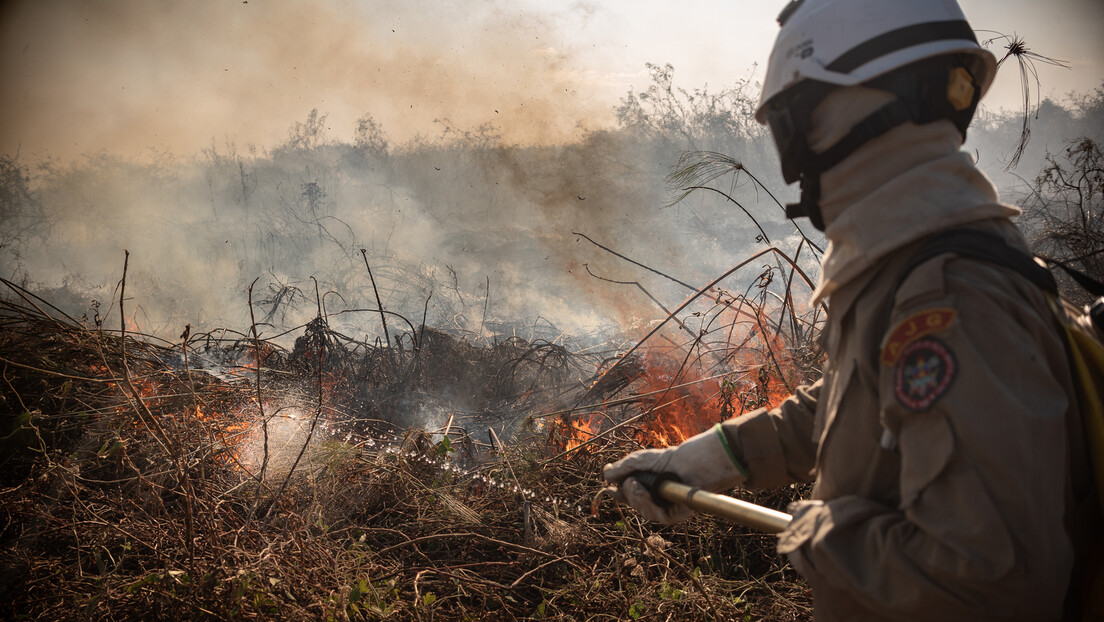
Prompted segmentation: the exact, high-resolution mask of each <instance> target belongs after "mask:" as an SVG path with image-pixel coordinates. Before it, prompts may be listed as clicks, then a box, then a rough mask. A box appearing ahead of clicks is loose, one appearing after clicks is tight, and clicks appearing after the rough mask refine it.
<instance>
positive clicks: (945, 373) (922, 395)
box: [894, 337, 958, 411]
mask: <svg viewBox="0 0 1104 622" xmlns="http://www.w3.org/2000/svg"><path fill="white" fill-rule="evenodd" d="M895 373H896V382H895V384H894V389H895V393H896V394H897V401H898V402H901V404H902V405H903V406H904V407H905V408H908V409H909V410H914V411H923V410H927V409H928V408H930V407H931V405H932V404H934V403H935V401H936V400H938V399H939V398H940V397H941V396H942V395H943V394H944V393H946V392H947V389H949V388H950V387H951V383H952V382H954V379H955V375H957V374H958V364H957V362H956V361H955V357H954V353H952V352H951V350H950V348H948V347H947V346H946V345H944V344H943V342H941V341H939V340H938V339H934V338H931V337H928V338H925V339H919V340H917V341H914V342H912V343H910V344H909V345H908V346H906V347H905V349H904V350H903V351H902V352H901V357H900V358H899V359H898V360H897V368H896V370H895Z"/></svg>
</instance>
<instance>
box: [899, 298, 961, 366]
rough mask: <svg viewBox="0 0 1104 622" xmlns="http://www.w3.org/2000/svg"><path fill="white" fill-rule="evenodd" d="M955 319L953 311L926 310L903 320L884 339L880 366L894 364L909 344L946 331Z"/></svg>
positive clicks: (955, 314) (956, 314)
mask: <svg viewBox="0 0 1104 622" xmlns="http://www.w3.org/2000/svg"><path fill="white" fill-rule="evenodd" d="M956 317H958V313H957V312H956V311H955V310H954V309H928V310H926V311H921V312H919V313H914V314H912V315H910V316H909V317H907V318H905V319H904V320H902V321H901V322H899V323H898V324H897V326H895V327H894V328H893V330H892V331H890V333H889V337H887V338H886V342H885V346H884V347H882V356H881V361H882V364H883V365H893V364H895V363H896V362H897V360H898V359H900V358H901V353H902V352H904V350H905V348H906V347H907V346H908V345H909V344H910V343H912V342H914V341H916V340H917V339H920V338H921V337H926V336H928V335H930V334H932V333H938V332H942V331H944V330H947V329H948V328H950V327H951V324H952V323H953V322H954V320H955V318H956Z"/></svg>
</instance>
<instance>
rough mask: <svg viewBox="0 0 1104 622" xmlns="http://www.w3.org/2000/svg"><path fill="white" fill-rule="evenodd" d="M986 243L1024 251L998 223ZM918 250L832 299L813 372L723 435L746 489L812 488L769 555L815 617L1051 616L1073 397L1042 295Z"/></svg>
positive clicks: (1063, 584)
mask: <svg viewBox="0 0 1104 622" xmlns="http://www.w3.org/2000/svg"><path fill="white" fill-rule="evenodd" d="M974 226H975V227H976V228H980V229H986V230H989V231H996V232H998V233H1000V234H1001V235H1002V236H1003V237H1005V239H1007V240H1008V241H1010V242H1011V243H1012V244H1013V245H1015V246H1018V247H1020V248H1024V249H1026V244H1025V243H1024V241H1023V238H1022V236H1021V235H1020V234H1019V232H1018V231H1017V230H1016V229H1015V227H1014V226H1013V225H1011V223H1009V222H1008V221H1006V220H1004V219H998V220H992V221H984V222H981V223H978V224H976V225H974ZM916 246H917V245H916V244H912V245H910V246H908V247H905V248H903V249H901V250H900V251H899V252H897V253H895V254H894V255H892V256H891V257H889V258H888V259H887V260H885V261H883V262H881V263H880V264H879V265H877V266H874V267H872V268H870V269H869V270H867V271H866V273H864V274H863V275H861V276H860V277H858V278H856V279H854V280H852V281H850V282H849V283H847V284H846V285H844V286H843V287H841V288H840V289H839V290H838V291H836V292H834V293H833V294H832V295H831V298H830V302H829V313H828V316H829V321H828V324H827V327H826V328H825V330H824V332H823V334H822V343H823V345H824V347H825V349H826V352H827V355H828V365H827V368H826V370H825V373H824V375H823V378H822V379H821V380H820V381H818V382H817V383H816V384H814V385H813V386H811V387H808V388H803V389H800V390H798V391H797V392H796V393H795V395H794V396H793V397H791V398H789V399H788V400H787V401H785V402H784V403H783V404H782V405H781V406H780V407H778V408H776V409H774V410H771V411H765V410H760V411H756V412H753V413H750V414H748V415H746V416H743V417H740V418H737V419H734V420H732V421H730V422H728V423H727V424H726V426H727V430H726V431H727V432H728V434H729V435H730V437H731V438H733V439H734V440H735V442H736V443H737V447H738V452H739V453H740V454H742V457H743V458H744V459H745V461H746V463H747V466H748V469H749V472H750V477H749V479H748V481H747V486H748V487H752V488H767V487H775V486H779V485H783V484H787V483H791V482H808V481H815V485H814V488H813V493H812V500H810V501H805V502H801V503H799V504H795V507H794V508H792V509H793V512H794V516H795V518H794V521H793V523H792V524H791V526H790V528H789V529H788V530H787V531H786V532H784V533H783V534H781V537H780V540H779V550H780V551H781V552H783V553H787V554H789V556H790V559H791V561H792V563H793V564H794V566H795V567H796V568H797V569H798V570H799V571H800V572H801V573H802V574H803V575H804V576H805V577H806V578H807V580H808V582H809V584H810V585H811V586H812V589H813V597H814V605H815V616H816V619H817V620H867V619H872V620H876V619H890V620H913V619H915V620H941V621H944V620H990V619H993V620H997V619H999V620H1013V619H1015V620H1032V621H1040V620H1054V619H1059V618H1060V617H1061V615H1062V604H1063V599H1064V597H1065V594H1066V589H1067V584H1068V582H1069V577H1070V571H1071V566H1072V564H1073V559H1074V553H1073V547H1072V545H1071V542H1070V538H1069V536H1068V535H1067V526H1066V524H1065V523H1064V520H1065V519H1066V514H1067V507H1068V506H1069V505H1071V502H1070V498H1071V497H1070V483H1069V468H1068V465H1069V461H1070V459H1071V458H1070V449H1069V447H1068V445H1069V444H1070V441H1069V433H1068V431H1067V421H1068V420H1069V419H1070V416H1069V412H1067V411H1069V410H1070V409H1071V408H1075V407H1076V406H1075V405H1071V401H1072V399H1073V398H1071V397H1069V396H1072V395H1074V393H1073V388H1072V386H1073V385H1072V380H1071V376H1070V371H1069V368H1068V365H1067V362H1066V354H1065V351H1064V347H1063V343H1062V341H1061V339H1060V337H1059V335H1058V333H1057V332H1056V330H1055V325H1054V321H1053V319H1052V316H1051V314H1050V312H1049V310H1048V307H1047V303H1046V300H1045V297H1044V295H1043V293H1042V292H1040V291H1039V290H1038V289H1037V288H1036V287H1035V286H1033V285H1032V284H1031V283H1030V282H1028V281H1027V280H1025V279H1023V278H1022V277H1020V276H1019V275H1018V274H1016V273H1014V272H1012V271H1010V270H1008V269H1005V268H1002V267H998V266H995V265H993V264H989V263H985V262H980V261H977V260H970V259H966V258H959V257H956V256H954V255H943V256H940V257H936V258H934V259H932V260H929V261H928V262H926V263H924V264H921V265H920V266H919V267H918V268H916V269H915V270H914V271H913V272H912V273H911V274H910V276H909V277H908V278H907V279H906V280H905V281H904V282H903V283H902V284H901V286H900V288H899V289H898V290H897V291H896V295H895V296H892V293H893V286H894V283H895V281H896V280H897V278H898V276H899V275H900V272H901V270H902V267H903V265H904V263H905V262H906V261H907V259H908V258H909V257H910V256H911V253H912V250H914V249H915V248H916Z"/></svg>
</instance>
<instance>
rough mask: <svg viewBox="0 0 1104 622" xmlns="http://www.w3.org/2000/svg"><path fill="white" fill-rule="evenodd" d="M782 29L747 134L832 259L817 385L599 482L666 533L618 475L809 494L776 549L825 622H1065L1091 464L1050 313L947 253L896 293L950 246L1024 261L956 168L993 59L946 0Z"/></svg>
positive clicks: (989, 268) (1021, 284)
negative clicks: (997, 246) (945, 236)
mask: <svg viewBox="0 0 1104 622" xmlns="http://www.w3.org/2000/svg"><path fill="white" fill-rule="evenodd" d="M779 24H780V25H781V31H780V33H779V35H778V38H777V41H776V42H775V45H774V48H773V50H772V52H771V56H770V61H769V64H768V67H767V74H766V77H765V80H764V85H763V93H762V99H761V102H760V105H759V108H758V110H757V113H756V118H757V119H758V120H759V121H760V122H761V123H764V124H766V125H767V126H769V128H770V131H771V133H772V135H773V137H774V140H775V143H776V146H777V148H778V152H779V154H780V156H781V165H782V172H783V176H784V178H785V180H786V182H787V183H794V182H800V184H801V185H800V187H801V199H800V202H799V203H797V204H796V205H793V206H790V208H789V209H788V210H787V215H788V216H789V217H791V218H795V217H807V218H809V219H810V221H811V222H812V224H813V225H814V226H816V227H817V228H818V229H820V230H822V231H823V232H824V234H825V236H826V237H827V239H828V241H829V246H828V249H827V251H826V252H825V254H824V256H823V258H822V265H821V274H820V279H819V282H818V284H817V286H816V288H815V291H814V293H813V300H814V302H815V303H818V302H820V301H827V304H828V320H827V323H826V326H825V327H824V330H823V333H822V336H821V344H822V346H823V347H824V350H825V352H826V354H827V363H826V366H825V369H824V371H823V374H822V377H821V378H820V380H818V381H817V382H816V383H814V384H813V385H811V386H808V387H803V388H800V389H798V390H797V391H795V393H794V395H792V396H791V397H789V398H788V399H786V400H785V401H784V402H783V403H782V404H781V405H780V406H778V407H777V408H774V409H771V410H767V409H760V410H757V411H754V412H751V413H749V414H746V415H743V416H740V417H738V418H735V419H732V420H729V421H726V422H724V423H722V424H719V425H718V426H717V427H715V428H714V429H711V430H709V431H706V432H704V433H702V434H700V435H698V436H695V437H693V438H691V439H689V440H687V441H685V442H684V443H682V444H681V445H678V446H676V447H671V448H667V449H650V450H642V451H638V452H634V453H632V454H629V455H628V456H626V457H625V458H623V459H621V460H620V461H618V462H616V463H614V464H611V465H607V466H606V468H605V470H604V476H605V478H606V479H607V480H608V481H610V482H612V483H614V484H619V485H620V490H621V493H622V494H623V496H624V497H625V498H626V500H627V501H628V502H629V503H631V504H632V505H633V506H634V507H635V508H636V509H637V510H639V511H640V512H641V514H643V515H644V516H645V517H647V518H649V519H652V520H655V521H659V522H662V523H672V522H677V521H680V520H684V519H686V518H687V517H688V516H689V515H690V514H691V513H692V512H691V511H690V510H688V509H687V508H685V507H683V506H680V505H664V504H661V503H658V502H657V501H655V500H653V499H652V497H651V496H650V494H649V493H648V492H647V491H646V490H645V489H644V488H643V486H642V485H641V484H640V483H639V482H638V481H636V480H635V479H633V478H631V477H629V475H630V474H631V473H633V472H634V471H655V472H665V473H671V474H674V475H675V476H677V477H678V478H679V479H681V480H682V481H683V482H685V483H687V484H690V485H693V486H699V487H701V488H703V489H707V490H711V491H714V492H717V491H722V490H727V489H730V488H732V487H734V486H742V487H745V488H749V489H761V488H770V487H777V486H782V485H785V484H790V483H795V482H799V483H803V482H812V483H813V487H812V493H811V498H810V499H808V500H804V501H799V502H797V503H795V504H793V505H792V506H791V508H790V511H791V513H792V514H793V521H792V522H791V524H790V526H789V528H788V529H786V530H785V531H784V532H783V533H781V534H779V541H778V548H779V551H780V552H781V553H783V554H786V555H788V557H789V559H790V561H791V563H792V565H793V566H794V568H796V569H797V570H798V571H799V572H800V573H801V574H802V575H803V576H804V577H805V578H806V579H807V581H808V583H809V585H810V586H811V588H812V592H813V600H814V610H815V617H816V619H817V620H869V619H889V620H1031V621H1039V620H1057V619H1061V618H1062V617H1063V615H1067V614H1068V613H1069V612H1068V611H1066V610H1065V609H1064V607H1066V604H1065V603H1066V599H1067V596H1068V594H1072V593H1075V592H1076V591H1077V586H1076V582H1075V581H1071V575H1072V574H1073V573H1074V572H1073V569H1074V565H1075V547H1074V546H1073V544H1072V542H1073V538H1074V537H1073V536H1072V535H1071V534H1072V533H1073V532H1074V530H1075V526H1074V525H1072V524H1071V523H1072V519H1071V517H1072V516H1073V514H1074V512H1073V508H1072V505H1073V501H1072V499H1073V498H1075V494H1074V488H1075V483H1074V482H1073V481H1072V479H1073V478H1075V477H1076V476H1075V475H1071V472H1073V473H1076V472H1078V469H1080V468H1081V467H1080V466H1079V465H1082V464H1083V462H1079V461H1083V460H1085V456H1084V454H1083V450H1082V449H1081V445H1080V444H1079V443H1078V442H1076V440H1074V439H1076V438H1077V434H1076V433H1075V432H1071V430H1073V429H1075V428H1074V427H1070V424H1071V421H1074V422H1075V421H1077V419H1076V412H1075V411H1076V404H1075V400H1074V398H1073V397H1072V396H1074V395H1075V394H1074V389H1073V384H1072V383H1073V380H1072V377H1071V372H1070V368H1069V365H1068V363H1067V360H1066V352H1065V350H1064V346H1063V342H1062V340H1061V338H1060V336H1059V334H1058V333H1057V331H1056V330H1055V325H1054V320H1053V316H1052V314H1051V312H1050V310H1049V309H1048V307H1047V301H1046V299H1045V296H1044V294H1043V292H1042V291H1041V290H1040V289H1039V288H1037V287H1035V286H1034V285H1033V284H1032V283H1030V282H1028V281H1027V280H1026V279H1025V278H1024V277H1022V276H1020V275H1019V274H1018V273H1016V272H1014V271H1012V270H1009V269H1007V268H1004V267H1000V266H998V265H995V264H992V263H987V262H984V261H979V260H974V259H970V258H965V257H960V256H956V255H955V254H954V253H944V254H940V255H938V256H936V257H934V258H931V259H930V260H927V261H924V262H922V263H920V264H919V265H917V266H916V267H914V268H913V269H911V270H910V271H907V273H905V275H904V278H903V280H901V278H900V277H901V276H902V274H903V271H904V269H905V266H906V263H907V262H908V261H909V259H910V257H911V256H912V255H913V253H914V251H915V250H916V249H917V248H919V247H920V246H921V245H922V244H923V241H924V239H925V238H928V237H930V236H931V235H933V234H936V233H938V232H941V231H945V230H948V229H952V228H969V229H976V230H980V231H984V232H988V233H990V234H992V235H994V236H997V237H999V238H1001V239H1002V240H1004V241H1005V242H1007V243H1008V244H1010V245H1012V246H1014V247H1016V248H1019V249H1022V250H1025V251H1026V250H1027V249H1028V247H1027V244H1026V242H1025V240H1024V237H1023V235H1022V234H1021V232H1020V231H1019V230H1018V229H1017V228H1016V226H1015V225H1014V224H1013V223H1012V221H1011V220H1010V219H1012V218H1013V217H1015V216H1016V215H1017V214H1018V213H1019V210H1018V209H1017V208H1015V207H1013V206H1010V205H1006V204H1004V203H1001V202H1000V200H999V199H998V196H997V192H996V190H995V188H994V186H993V184H992V183H991V182H990V180H989V179H987V178H986V176H985V175H984V174H983V173H982V172H981V171H979V170H978V168H977V167H976V166H975V164H974V162H973V161H972V159H971V157H970V154H969V153H967V152H964V151H963V150H962V149H961V147H962V144H963V142H964V141H965V138H966V129H967V126H968V125H969V123H970V119H971V118H972V116H973V114H974V111H975V109H976V107H977V104H978V100H979V99H980V98H981V96H982V95H983V94H984V93H985V91H986V90H987V89H988V87H989V86H990V84H991V83H992V81H993V78H994V75H995V73H996V60H995V58H994V57H993V55H992V54H991V53H990V52H989V51H987V50H985V49H984V48H982V47H981V46H980V45H979V44H978V42H977V40H976V38H975V34H974V32H973V30H972V29H971V27H970V25H969V24H968V23H967V21H966V18H965V16H964V15H963V13H962V11H961V9H960V8H959V7H958V6H957V4H956V3H955V2H954V1H953V0H800V1H795V2H791V3H790V4H789V5H788V6H787V7H786V9H785V10H784V11H783V12H782V14H781V15H780V16H779ZM1074 425H1076V424H1074ZM1071 465H1073V466H1072V467H1071ZM1081 472H1086V471H1081ZM1069 598H1070V599H1071V602H1073V597H1072V596H1070V597H1069Z"/></svg>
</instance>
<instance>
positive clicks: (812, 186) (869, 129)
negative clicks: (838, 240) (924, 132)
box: [786, 99, 914, 231]
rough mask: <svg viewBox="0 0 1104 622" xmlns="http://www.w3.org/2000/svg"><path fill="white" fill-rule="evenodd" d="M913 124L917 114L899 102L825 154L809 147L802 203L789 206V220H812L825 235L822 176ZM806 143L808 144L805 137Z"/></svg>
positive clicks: (861, 123)
mask: <svg viewBox="0 0 1104 622" xmlns="http://www.w3.org/2000/svg"><path fill="white" fill-rule="evenodd" d="M913 120H914V116H913V112H912V110H911V109H910V107H909V106H908V104H907V103H905V102H904V101H903V100H901V99H895V100H893V101H892V102H890V103H888V104H886V105H885V106H882V107H881V108H879V109H877V110H875V111H874V112H873V113H871V114H870V115H868V116H867V117H866V118H865V119H863V120H862V121H859V122H858V123H857V124H856V125H855V127H853V128H851V131H850V132H848V133H847V135H846V136H844V137H843V138H841V139H840V140H839V141H838V142H837V143H836V144H834V145H832V146H831V147H830V148H829V149H828V150H827V151H825V152H823V153H819V154H814V153H812V150H811V149H809V147H808V143H805V144H804V145H803V151H805V158H803V160H804V162H805V163H806V164H805V166H804V167H802V171H801V200H800V201H799V202H798V203H791V204H789V205H787V206H786V217H787V218H800V217H802V216H805V217H808V218H809V221H810V222H811V223H812V225H813V226H814V227H816V228H817V229H818V230H820V231H824V216H823V214H822V213H821V210H820V175H821V173H823V172H824V171H827V170H829V169H831V168H832V167H834V166H836V165H837V164H839V163H840V162H842V161H843V160H845V159H846V158H847V157H848V156H850V155H851V154H852V153H854V152H855V151H857V150H858V149H859V148H860V147H862V146H863V145H865V144H866V143H868V142H870V141H871V140H874V139H875V138H877V137H879V136H881V135H882V134H885V133H886V132H888V131H890V130H892V129H893V128H895V127H897V126H898V125H903V124H905V123H907V122H909V121H913ZM802 140H803V142H804V137H802Z"/></svg>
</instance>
